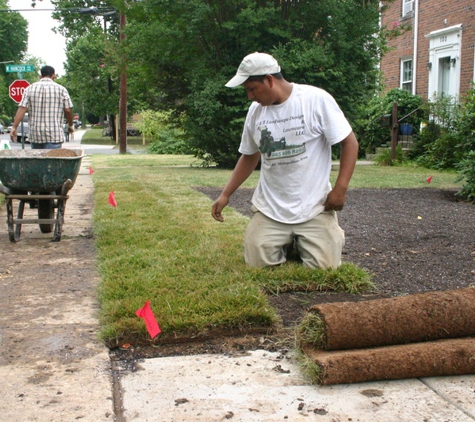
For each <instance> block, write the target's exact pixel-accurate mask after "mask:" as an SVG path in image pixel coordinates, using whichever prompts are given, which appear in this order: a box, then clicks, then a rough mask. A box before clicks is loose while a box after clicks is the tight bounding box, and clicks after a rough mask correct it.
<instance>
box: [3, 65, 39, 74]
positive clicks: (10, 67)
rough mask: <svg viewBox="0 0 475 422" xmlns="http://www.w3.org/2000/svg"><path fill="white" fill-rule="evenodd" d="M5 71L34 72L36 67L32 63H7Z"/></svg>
mask: <svg viewBox="0 0 475 422" xmlns="http://www.w3.org/2000/svg"><path fill="white" fill-rule="evenodd" d="M5 71H6V72H7V73H14V72H34V71H35V67H34V66H33V65H32V64H7V65H5Z"/></svg>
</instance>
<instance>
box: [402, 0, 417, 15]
mask: <svg viewBox="0 0 475 422" xmlns="http://www.w3.org/2000/svg"><path fill="white" fill-rule="evenodd" d="M413 10H414V0H403V3H402V16H406V15H408V14H409V13H411V12H412V11H413Z"/></svg>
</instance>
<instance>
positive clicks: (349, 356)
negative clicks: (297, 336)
mask: <svg viewBox="0 0 475 422" xmlns="http://www.w3.org/2000/svg"><path fill="white" fill-rule="evenodd" d="M303 351H304V353H305V354H306V355H307V357H308V358H309V359H311V360H312V361H313V362H312V363H313V364H314V365H315V366H316V368H315V371H314V373H315V374H317V375H316V376H317V379H316V380H314V381H315V382H316V383H318V384H321V385H332V384H351V383H358V382H367V381H381V380H395V379H404V378H420V377H433V376H444V375H466V374H474V373H475V339H474V338H464V339H449V340H438V341H434V342H425V343H414V344H406V345H398V346H386V347H379V348H374V349H360V350H341V351H340V350H339V351H332V352H328V351H323V350H316V349H313V348H310V347H307V348H305V349H304V350H303Z"/></svg>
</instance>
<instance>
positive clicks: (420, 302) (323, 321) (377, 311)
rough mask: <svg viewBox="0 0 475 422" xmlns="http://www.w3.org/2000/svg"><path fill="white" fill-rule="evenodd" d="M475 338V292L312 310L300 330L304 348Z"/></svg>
mask: <svg viewBox="0 0 475 422" xmlns="http://www.w3.org/2000/svg"><path fill="white" fill-rule="evenodd" d="M469 336H475V288H464V289H458V290H448V291H441V292H430V293H419V294H414V295H409V296H402V297H395V298H389V299H379V300H368V301H362V302H357V303H354V302H339V303H327V304H321V305H316V306H313V307H312V308H310V309H309V313H308V314H307V316H306V317H304V318H303V320H302V323H301V324H300V326H299V328H298V335H297V340H298V342H299V343H300V345H301V347H303V346H304V345H305V344H310V345H311V346H312V347H315V348H319V349H324V350H343V349H363V348H368V347H380V346H388V345H396V344H407V343H420V342H424V341H433V340H439V339H447V338H460V337H469Z"/></svg>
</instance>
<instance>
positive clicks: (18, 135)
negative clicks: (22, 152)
mask: <svg viewBox="0 0 475 422" xmlns="http://www.w3.org/2000/svg"><path fill="white" fill-rule="evenodd" d="M22 126H23V131H22ZM29 134H30V127H29V126H28V114H25V116H24V117H23V120H22V122H21V123H20V124H19V125H18V128H17V132H16V141H17V142H21V138H22V137H23V138H24V142H29V141H28V135H29Z"/></svg>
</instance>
